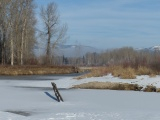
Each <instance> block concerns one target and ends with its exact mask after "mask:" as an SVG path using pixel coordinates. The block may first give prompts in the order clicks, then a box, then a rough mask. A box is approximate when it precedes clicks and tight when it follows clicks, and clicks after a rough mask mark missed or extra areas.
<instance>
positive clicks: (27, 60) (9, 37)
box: [0, 0, 67, 65]
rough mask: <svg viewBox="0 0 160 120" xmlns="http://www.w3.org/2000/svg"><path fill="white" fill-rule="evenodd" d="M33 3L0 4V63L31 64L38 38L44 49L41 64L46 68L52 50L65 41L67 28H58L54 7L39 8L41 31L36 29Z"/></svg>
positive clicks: (8, 1)
mask: <svg viewBox="0 0 160 120" xmlns="http://www.w3.org/2000/svg"><path fill="white" fill-rule="evenodd" d="M35 9H36V5H35V3H34V0H0V63H1V64H3V65H5V64H11V65H15V64H16V65H24V64H31V61H34V60H35V59H36V58H35V55H34V47H35V45H36V44H37V37H36V35H37V34H38V35H39V36H40V38H38V39H41V41H44V43H45V44H44V46H45V48H46V54H45V62H44V63H45V64H50V63H51V62H52V61H51V58H52V57H51V56H52V49H54V47H55V46H56V45H57V44H58V43H59V42H62V41H64V40H65V39H66V32H67V26H66V25H61V24H60V18H59V14H58V11H57V5H56V4H55V3H49V4H48V5H47V6H46V7H44V6H42V7H41V8H40V17H41V21H42V23H43V28H36V25H37V24H36V23H37V19H36V14H35Z"/></svg>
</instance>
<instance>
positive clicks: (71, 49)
mask: <svg viewBox="0 0 160 120" xmlns="http://www.w3.org/2000/svg"><path fill="white" fill-rule="evenodd" d="M34 51H35V54H36V55H37V56H40V55H42V54H45V49H44V48H40V47H38V46H36V47H35V50H34ZM94 52H96V53H100V52H101V50H100V49H97V48H94V47H91V46H84V45H57V46H56V48H55V50H54V53H55V54H57V55H59V56H63V55H64V56H65V57H82V56H84V55H85V54H86V53H94Z"/></svg>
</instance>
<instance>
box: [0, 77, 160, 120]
mask: <svg viewBox="0 0 160 120" xmlns="http://www.w3.org/2000/svg"><path fill="white" fill-rule="evenodd" d="M91 81H101V82H106V81H111V82H126V83H136V84H139V85H142V86H146V85H151V84H153V85H155V86H156V87H160V83H159V82H160V76H156V77H154V78H150V77H149V76H137V78H136V79H133V80H123V79H119V78H115V77H113V76H112V75H107V76H104V77H97V78H86V79H83V80H75V79H74V78H73V77H65V78H61V79H59V80H51V79H49V80H46V81H42V80H40V81H38V80H37V81H31V80H0V95H1V97H0V120H160V106H159V101H160V94H159V93H146V92H135V91H112V90H85V89H84V90H82V89H68V88H70V87H72V86H73V85H77V84H81V83H87V82H91ZM51 82H55V83H56V84H57V87H58V88H61V89H60V90H59V91H60V93H61V95H62V97H63V99H64V102H60V103H59V102H57V101H56V100H54V99H52V98H51V97H49V96H47V95H46V94H45V92H47V93H48V94H50V95H51V96H53V97H55V96H54V93H53V91H52V90H51V89H46V90H45V89H41V88H45V87H46V88H52V86H51ZM62 88H63V89H62Z"/></svg>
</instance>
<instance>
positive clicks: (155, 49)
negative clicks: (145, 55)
mask: <svg viewBox="0 0 160 120" xmlns="http://www.w3.org/2000/svg"><path fill="white" fill-rule="evenodd" d="M149 50H152V51H160V45H157V46H153V47H150V48H149Z"/></svg>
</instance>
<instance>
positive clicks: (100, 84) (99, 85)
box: [73, 82, 142, 91]
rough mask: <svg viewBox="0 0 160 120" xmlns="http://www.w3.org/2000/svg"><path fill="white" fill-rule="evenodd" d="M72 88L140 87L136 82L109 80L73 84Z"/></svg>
mask: <svg viewBox="0 0 160 120" xmlns="http://www.w3.org/2000/svg"><path fill="white" fill-rule="evenodd" d="M73 88H81V89H110V90H134V91H140V90H141V89H142V87H139V86H138V85H137V84H128V83H123V84H122V83H111V82H89V83H84V84H81V85H75V86H74V87H73Z"/></svg>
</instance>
